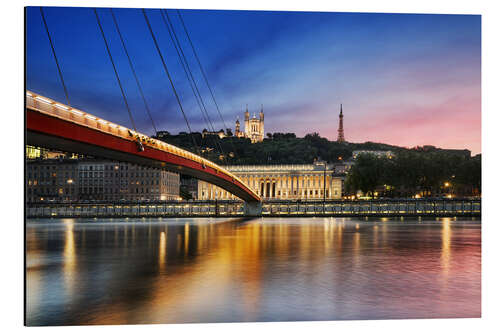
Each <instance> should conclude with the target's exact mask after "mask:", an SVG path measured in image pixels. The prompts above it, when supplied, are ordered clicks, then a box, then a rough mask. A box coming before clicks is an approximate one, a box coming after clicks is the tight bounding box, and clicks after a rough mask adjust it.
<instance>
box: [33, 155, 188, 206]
mask: <svg viewBox="0 0 500 333" xmlns="http://www.w3.org/2000/svg"><path fill="white" fill-rule="evenodd" d="M26 176H27V189H26V198H27V202H28V203H30V202H42V201H57V202H75V201H80V200H95V201H118V200H126V201H153V200H178V199H179V186H180V179H179V175H178V174H176V173H172V172H167V171H165V170H160V169H155V168H148V167H142V166H137V165H134V164H131V163H122V162H113V161H105V160H97V159H45V160H33V161H28V162H27V166H26Z"/></svg>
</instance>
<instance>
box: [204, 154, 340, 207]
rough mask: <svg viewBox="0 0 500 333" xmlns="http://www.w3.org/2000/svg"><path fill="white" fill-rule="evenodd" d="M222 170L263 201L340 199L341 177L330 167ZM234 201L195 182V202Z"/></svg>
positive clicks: (209, 187) (320, 163) (222, 192)
mask: <svg viewBox="0 0 500 333" xmlns="http://www.w3.org/2000/svg"><path fill="white" fill-rule="evenodd" d="M226 169H227V170H228V171H230V172H232V173H234V174H235V175H236V176H238V178H240V179H241V180H242V181H243V183H245V184H246V185H247V186H249V187H250V188H252V189H253V190H254V191H255V192H257V194H259V195H260V196H261V198H262V199H264V200H322V199H341V198H342V179H343V177H342V176H341V175H339V174H337V173H336V172H335V167H334V165H333V164H327V163H325V162H316V163H313V164H290V165H233V166H227V167H226ZM215 199H218V200H234V199H237V197H235V196H234V195H232V194H231V193H229V192H227V191H225V190H223V189H221V188H220V187H218V186H215V185H212V184H210V183H207V182H204V181H198V200H215Z"/></svg>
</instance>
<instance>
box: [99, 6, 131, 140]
mask: <svg viewBox="0 0 500 333" xmlns="http://www.w3.org/2000/svg"><path fill="white" fill-rule="evenodd" d="M94 14H95V17H96V19H97V24H98V25H99V30H100V31H101V35H102V38H103V39H104V45H105V46H106V51H107V52H108V55H109V59H110V60H111V64H112V65H113V70H114V72H115V76H116V80H117V81H118V85H119V86H120V91H121V93H122V96H123V101H124V102H125V106H126V107H127V111H128V115H129V117H130V122H131V123H132V126H133V127H134V131H135V132H137V128H136V127H135V122H134V118H133V117H132V112H131V111H130V107H129V105H128V102H127V97H125V91H124V90H123V86H122V83H121V81H120V77H119V76H118V71H117V70H116V66H115V62H114V61H113V56H112V55H111V51H110V50H109V46H108V41H107V40H106V35H105V34H104V30H103V29H102V25H101V20H100V19H99V15H98V14H97V9H95V8H94Z"/></svg>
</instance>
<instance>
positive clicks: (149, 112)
mask: <svg viewBox="0 0 500 333" xmlns="http://www.w3.org/2000/svg"><path fill="white" fill-rule="evenodd" d="M109 11H110V12H111V16H112V17H113V22H114V24H115V27H116V31H117V32H118V36H120V41H121V44H122V47H123V50H124V51H125V54H126V55H127V59H128V64H129V65H130V69H131V71H132V74H133V75H134V78H135V82H136V83H137V88H138V89H139V93H140V94H141V97H142V101H143V102H144V107H145V108H146V112H147V113H148V116H149V119H150V120H151V124H152V125H153V129H154V131H155V135H157V134H158V130H157V129H156V125H155V122H154V120H153V117H152V116H151V111H150V109H149V106H148V103H147V102H146V98H145V97H144V92H143V90H142V87H141V84H140V82H139V79H138V78H137V73H136V72H135V69H134V65H133V63H132V60H131V59H130V55H129V53H128V50H127V47H126V46H125V41H124V40H123V36H122V33H121V31H120V28H119V27H118V21H117V20H116V17H115V13H114V12H113V8H110V9H109Z"/></svg>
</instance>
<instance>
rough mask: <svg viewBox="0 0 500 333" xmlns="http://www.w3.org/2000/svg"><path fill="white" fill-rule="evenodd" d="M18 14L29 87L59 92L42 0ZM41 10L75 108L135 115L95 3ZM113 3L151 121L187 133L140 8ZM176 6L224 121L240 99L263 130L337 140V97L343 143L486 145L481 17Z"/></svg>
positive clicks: (169, 51)
mask: <svg viewBox="0 0 500 333" xmlns="http://www.w3.org/2000/svg"><path fill="white" fill-rule="evenodd" d="M26 11H27V15H26V46H27V47H26V88H27V89H28V90H33V91H36V92H38V93H41V94H42V95H46V96H47V97H51V98H54V99H56V100H59V101H61V102H62V101H65V98H64V93H63V89H62V86H61V84H60V81H59V78H58V76H57V69H56V66H55V63H54V59H53V58H52V54H51V51H50V45H49V43H48V39H47V36H46V33H45V30H44V28H43V25H42V22H41V17H40V12H39V9H38V7H28V8H27V9H26ZM44 11H45V16H46V19H47V24H48V27H49V30H50V31H51V35H52V38H53V41H54V46H55V50H56V53H57V55H58V58H59V61H60V63H61V68H62V71H63V75H64V79H65V81H66V84H67V86H68V90H69V96H70V100H71V101H72V106H75V107H77V108H81V109H83V110H86V111H88V112H90V113H93V112H96V113H95V114H96V115H98V116H100V117H103V118H105V119H109V120H111V121H114V122H117V123H120V124H123V125H125V126H130V121H129V120H128V116H127V112H126V109H125V107H124V105H123V100H122V98H121V95H120V91H119V88H118V86H117V84H116V79H115V78H114V76H113V72H112V67H111V64H110V62H109V59H108V58H107V54H106V53H105V50H104V44H103V40H102V37H101V36H100V35H99V32H98V30H97V29H98V28H97V25H96V21H95V16H93V13H92V11H91V8H86V7H73V8H69V7H44ZM113 11H114V12H115V15H116V17H117V20H118V22H119V24H120V29H121V30H122V34H123V37H124V39H125V42H126V43H127V48H128V51H129V53H130V55H131V57H132V60H133V62H134V65H135V69H136V71H137V73H138V76H139V80H140V81H141V84H142V85H143V89H144V92H145V95H146V99H147V101H148V103H149V106H150V108H151V111H152V113H153V118H155V121H156V122H157V128H159V129H160V128H161V129H162V130H166V131H169V132H171V133H173V132H182V131H186V128H185V126H186V125H185V123H184V121H183V119H182V115H181V113H180V112H179V107H178V105H177V104H176V101H175V98H174V96H173V94H172V91H171V89H170V87H169V86H168V82H167V81H166V78H165V75H164V73H163V68H161V63H160V61H159V58H158V55H157V54H156V53H155V52H156V51H155V49H154V46H153V44H152V41H151V37H150V36H149V35H148V32H147V31H146V26H145V23H144V19H143V17H142V19H141V15H142V14H141V12H140V10H139V9H129V8H127V9H122V8H120V9H118V8H113ZM146 11H147V14H148V17H149V19H150V20H151V23H152V26H153V29H154V31H155V33H156V35H157V37H158V40H159V42H160V47H161V48H162V52H163V53H164V56H165V58H166V61H167V65H168V67H169V71H170V72H171V74H172V77H173V79H174V82H175V85H176V88H177V90H178V93H179V95H180V98H181V100H182V104H183V106H184V108H185V109H186V113H187V117H188V118H189V120H190V124H191V126H192V128H193V131H194V132H196V131H198V132H201V131H202V130H203V128H207V126H206V124H204V123H203V119H202V117H201V115H200V112H199V110H197V108H196V104H195V99H194V98H193V96H192V93H191V91H190V88H189V86H188V84H187V80H186V78H185V76H184V73H183V72H182V67H180V64H179V61H178V59H177V55H176V54H175V50H174V49H173V47H172V45H171V43H170V40H169V36H168V32H167V31H166V30H165V27H164V26H163V23H162V21H161V17H160V14H159V13H158V10H155V9H148V10H146ZM98 12H99V15H100V19H101V22H102V24H103V28H104V30H105V33H106V37H107V39H108V42H109V44H110V48H111V52H112V54H113V57H114V60H115V62H116V63H117V67H118V71H119V74H120V76H121V78H122V81H123V84H124V88H125V91H126V94H127V99H128V100H129V102H130V105H131V109H132V112H133V114H134V119H135V121H136V122H137V124H138V126H137V127H138V130H140V131H143V132H146V133H149V132H152V126H151V124H150V123H149V122H148V119H147V116H146V113H145V111H144V105H143V104H142V100H141V99H140V96H139V94H138V93H137V87H136V86H135V81H133V79H132V76H131V73H130V69H129V67H128V64H127V63H126V58H125V56H124V54H123V50H122V49H121V45H120V42H119V39H118V36H117V34H116V30H115V28H114V26H113V23H112V20H111V17H110V14H109V10H108V9H107V8H100V9H98ZM168 13H169V15H170V17H171V18H172V20H173V25H174V27H175V29H176V33H177V34H178V36H179V37H180V39H181V44H182V47H183V50H184V53H185V54H186V57H187V58H188V61H189V64H190V67H191V68H192V70H193V75H194V76H195V78H196V81H197V84H198V87H199V88H200V91H201V92H202V95H203V98H204V101H205V104H206V105H207V108H208V112H209V113H210V116H211V118H212V121H213V123H214V128H215V130H218V129H219V128H224V126H223V124H222V122H220V120H219V119H218V114H217V112H216V110H215V107H214V105H213V103H212V101H211V98H210V95H209V93H208V90H207V89H206V86H205V85H204V82H203V80H202V77H201V74H200V73H199V71H198V69H197V65H196V63H195V60H194V58H193V55H192V53H191V49H190V46H189V44H188V43H187V41H186V39H185V36H184V35H183V30H182V27H181V25H180V21H179V19H178V17H177V13H176V12H175V11H174V10H168ZM181 13H182V17H183V19H184V21H185V23H186V26H187V29H188V30H189V32H190V36H191V38H192V40H193V43H194V45H195V48H196V49H197V52H198V54H199V56H200V60H201V62H202V64H203V66H204V69H205V71H206V73H207V77H208V80H209V81H210V83H211V86H212V88H213V90H214V93H215V97H216V98H217V102H218V103H219V105H220V106H221V111H222V114H223V116H224V121H225V123H226V125H228V127H229V128H231V129H232V130H233V132H234V121H235V120H236V117H237V116H240V118H241V116H242V115H243V112H244V108H245V105H246V104H249V112H250V113H251V114H253V113H254V112H255V113H257V112H258V111H259V110H260V105H261V104H263V105H264V113H265V115H266V120H265V133H268V132H271V133H272V132H281V133H286V132H293V133H296V135H297V136H298V137H300V136H302V137H303V136H305V135H306V134H308V133H311V132H318V133H319V134H320V136H322V137H325V138H327V139H328V140H330V141H335V139H336V135H337V128H338V112H339V110H340V104H341V103H342V104H343V111H344V112H343V113H344V132H345V137H346V140H347V141H348V142H351V143H364V142H374V143H384V144H390V145H395V146H400V147H405V148H408V147H416V146H425V145H432V146H435V147H439V148H442V149H468V150H470V151H471V153H472V155H473V156H474V155H477V154H480V153H481V16H480V15H447V14H378V13H339V12H286V11H284V12H268V11H239V10H238V11H234V10H181ZM221 32H224V34H222V33H221ZM74 40H78V41H79V42H78V43H74ZM68 45H70V46H71V47H67V46H68ZM165 110H168V111H167V112H165ZM207 129H208V128H207ZM209 130H210V129H209ZM409 149H411V148H409Z"/></svg>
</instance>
